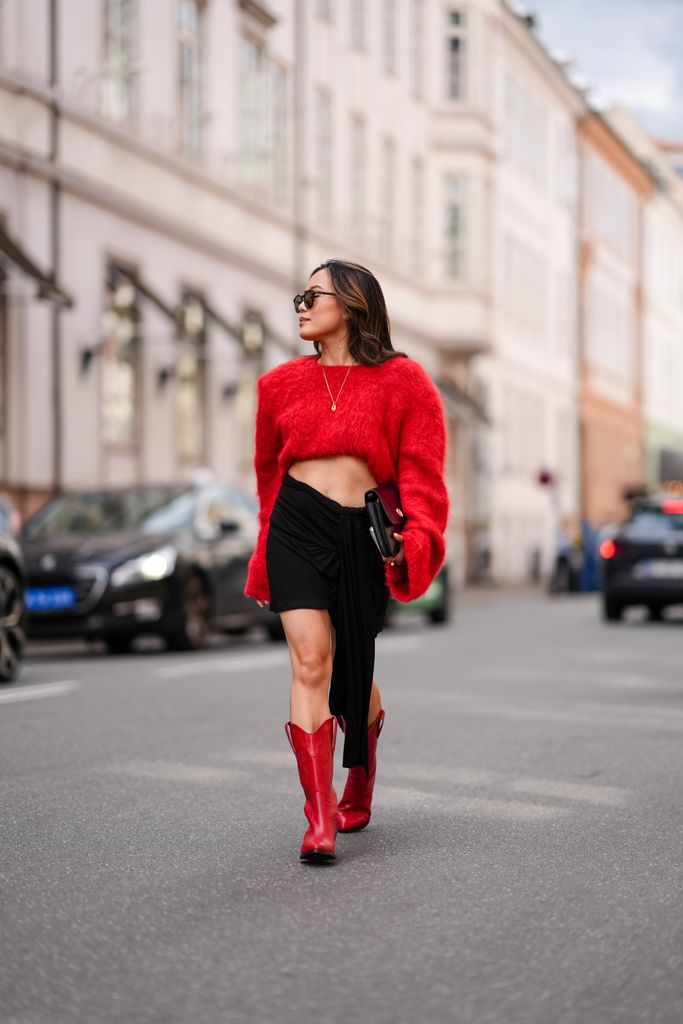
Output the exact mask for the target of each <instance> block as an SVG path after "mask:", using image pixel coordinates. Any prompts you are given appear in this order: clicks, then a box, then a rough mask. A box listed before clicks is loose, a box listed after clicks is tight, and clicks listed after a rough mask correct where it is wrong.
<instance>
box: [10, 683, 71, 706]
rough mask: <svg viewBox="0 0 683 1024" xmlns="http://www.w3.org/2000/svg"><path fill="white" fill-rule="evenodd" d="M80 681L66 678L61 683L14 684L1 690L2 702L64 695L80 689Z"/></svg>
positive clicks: (11, 702)
mask: <svg viewBox="0 0 683 1024" xmlns="http://www.w3.org/2000/svg"><path fill="white" fill-rule="evenodd" d="M78 685H79V684H78V683H77V682H75V681H74V680H71V679H66V680H64V682H60V683H38V684H36V685H35V686H14V687H12V689H11V690H0V704H13V703H14V702H15V701H20V700H40V699H41V698H43V697H64V696H65V695H66V694H67V693H73V691H74V690H77V689H78Z"/></svg>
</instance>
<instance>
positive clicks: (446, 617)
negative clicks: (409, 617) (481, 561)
mask: <svg viewBox="0 0 683 1024" xmlns="http://www.w3.org/2000/svg"><path fill="white" fill-rule="evenodd" d="M415 612H419V613H421V614H423V615H424V616H425V617H426V618H427V620H428V621H429V622H432V623H434V625H443V624H445V623H447V622H450V621H451V618H452V616H453V593H452V589H451V579H450V570H449V567H448V564H447V563H445V564H444V565H443V566H442V567H441V569H440V570H439V572H438V573H437V575H436V577H435V578H434V580H433V582H432V583H431V584H430V586H429V587H428V588H427V590H426V591H425V592H424V594H423V595H422V597H418V598H416V599H415V600H414V601H395V600H393V599H392V600H391V601H390V602H389V608H388V609H387V624H388V625H391V624H392V622H393V620H394V618H395V617H397V616H400V615H403V614H405V613H415Z"/></svg>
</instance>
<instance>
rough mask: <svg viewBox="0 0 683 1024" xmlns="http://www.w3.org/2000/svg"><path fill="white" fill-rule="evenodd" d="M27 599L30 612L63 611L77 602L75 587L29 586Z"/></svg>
mask: <svg viewBox="0 0 683 1024" xmlns="http://www.w3.org/2000/svg"><path fill="white" fill-rule="evenodd" d="M25 601H26V607H27V609H28V610H29V611H30V612H57V611H63V610H64V609H65V608H73V606H74V605H75V604H76V591H75V590H74V588H73V587H29V588H28V590H27V591H26V596H25Z"/></svg>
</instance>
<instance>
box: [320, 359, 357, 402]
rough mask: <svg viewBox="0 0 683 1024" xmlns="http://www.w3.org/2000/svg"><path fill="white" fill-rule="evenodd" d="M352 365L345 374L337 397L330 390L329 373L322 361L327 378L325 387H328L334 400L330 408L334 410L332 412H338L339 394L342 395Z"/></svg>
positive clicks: (322, 367) (321, 365)
mask: <svg viewBox="0 0 683 1024" xmlns="http://www.w3.org/2000/svg"><path fill="white" fill-rule="evenodd" d="M351 366H353V363H351ZM351 366H349V368H348V370H347V371H346V374H345V376H344V380H343V381H342V386H341V387H340V388H339V391H338V392H337V397H336V398H335V397H334V395H333V394H332V392H331V391H330V385H329V383H328V381H327V374H326V373H325V367H324V366H323V364H322V363H321V364H320V369H321V370H322V371H323V377H324V378H325V387H326V388H327V391H328V394H329V396H330V399H331V400H332V405H331V406H330V409H331V410H332V412H336V411H337V402H338V401H339V396H340V395H341V393H342V391H343V390H344V385H345V384H346V378H347V377H348V375H349V374H350V373H351Z"/></svg>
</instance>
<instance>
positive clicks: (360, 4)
mask: <svg viewBox="0 0 683 1024" xmlns="http://www.w3.org/2000/svg"><path fill="white" fill-rule="evenodd" d="M349 2H350V4H351V46H352V47H353V49H354V50H362V49H363V48H364V47H365V43H366V39H365V10H366V0H349Z"/></svg>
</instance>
